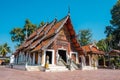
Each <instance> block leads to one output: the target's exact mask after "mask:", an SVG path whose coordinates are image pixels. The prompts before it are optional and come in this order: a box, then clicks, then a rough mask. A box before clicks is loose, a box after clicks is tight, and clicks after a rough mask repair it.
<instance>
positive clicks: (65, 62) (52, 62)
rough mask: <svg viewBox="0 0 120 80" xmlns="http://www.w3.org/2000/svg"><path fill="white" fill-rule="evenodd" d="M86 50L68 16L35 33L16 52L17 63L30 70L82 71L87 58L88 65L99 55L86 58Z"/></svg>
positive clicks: (55, 20) (48, 24)
mask: <svg viewBox="0 0 120 80" xmlns="http://www.w3.org/2000/svg"><path fill="white" fill-rule="evenodd" d="M83 48H84V47H83ZM83 48H82V47H81V46H80V44H79V42H78V41H77V39H76V34H75V31H74V29H73V25H72V23H71V19H70V15H69V14H68V15H67V16H65V17H64V18H63V19H61V20H59V21H57V19H54V20H53V21H52V22H50V23H46V24H45V25H44V26H42V27H40V28H39V29H37V30H36V31H34V32H33V33H32V34H31V35H30V36H29V37H28V38H27V39H26V40H25V41H24V42H23V44H21V46H20V47H19V48H18V49H17V50H16V52H15V53H14V55H15V64H19V65H25V69H26V70H28V71H34V70H36V71H39V70H45V71H47V70H48V71H65V70H76V69H83V67H84V66H85V61H84V60H85V58H86V65H88V64H89V65H91V64H90V62H89V63H87V62H88V61H87V60H88V59H91V58H88V56H94V55H95V56H96V57H97V55H99V53H97V54H91V53H88V56H86V53H84V50H83ZM89 54H90V55H89ZM95 60H96V59H95ZM89 61H90V60H89Z"/></svg>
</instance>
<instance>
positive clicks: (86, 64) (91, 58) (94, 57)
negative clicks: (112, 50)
mask: <svg viewBox="0 0 120 80" xmlns="http://www.w3.org/2000/svg"><path fill="white" fill-rule="evenodd" d="M82 49H83V51H84V54H85V55H84V56H83V55H82V56H81V57H82V59H83V67H82V69H83V70H86V69H87V70H91V69H97V68H98V67H99V66H103V67H104V66H106V65H105V58H104V54H105V53H104V52H103V51H101V50H99V49H98V47H97V46H96V45H95V44H94V43H93V44H88V45H85V46H82ZM99 58H101V59H102V61H100V60H99Z"/></svg>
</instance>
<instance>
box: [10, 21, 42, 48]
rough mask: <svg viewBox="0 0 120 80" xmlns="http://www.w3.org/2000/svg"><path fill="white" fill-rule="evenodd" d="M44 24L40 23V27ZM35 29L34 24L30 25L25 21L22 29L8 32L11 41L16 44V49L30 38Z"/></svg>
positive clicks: (17, 28)
mask: <svg viewBox="0 0 120 80" xmlns="http://www.w3.org/2000/svg"><path fill="white" fill-rule="evenodd" d="M43 25H44V22H43V21H42V22H41V23H40V26H43ZM36 29H37V26H36V25H35V24H32V23H31V22H30V20H29V19H26V20H25V24H24V26H23V28H19V27H16V28H14V29H12V30H11V31H10V34H11V40H12V41H13V42H16V43H17V47H18V46H19V45H20V44H21V43H22V42H23V41H24V40H25V39H26V38H28V37H29V36H30V34H31V33H33V32H34V31H35V30H36Z"/></svg>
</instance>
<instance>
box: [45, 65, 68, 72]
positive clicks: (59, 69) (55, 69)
mask: <svg viewBox="0 0 120 80" xmlns="http://www.w3.org/2000/svg"><path fill="white" fill-rule="evenodd" d="M45 71H46V72H63V71H68V68H66V66H58V65H49V68H48V69H46V70H45Z"/></svg>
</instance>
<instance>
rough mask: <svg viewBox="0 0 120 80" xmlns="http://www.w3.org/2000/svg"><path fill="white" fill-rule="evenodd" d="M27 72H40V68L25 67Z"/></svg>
mask: <svg viewBox="0 0 120 80" xmlns="http://www.w3.org/2000/svg"><path fill="white" fill-rule="evenodd" d="M26 70H27V71H40V70H41V66H26Z"/></svg>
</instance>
